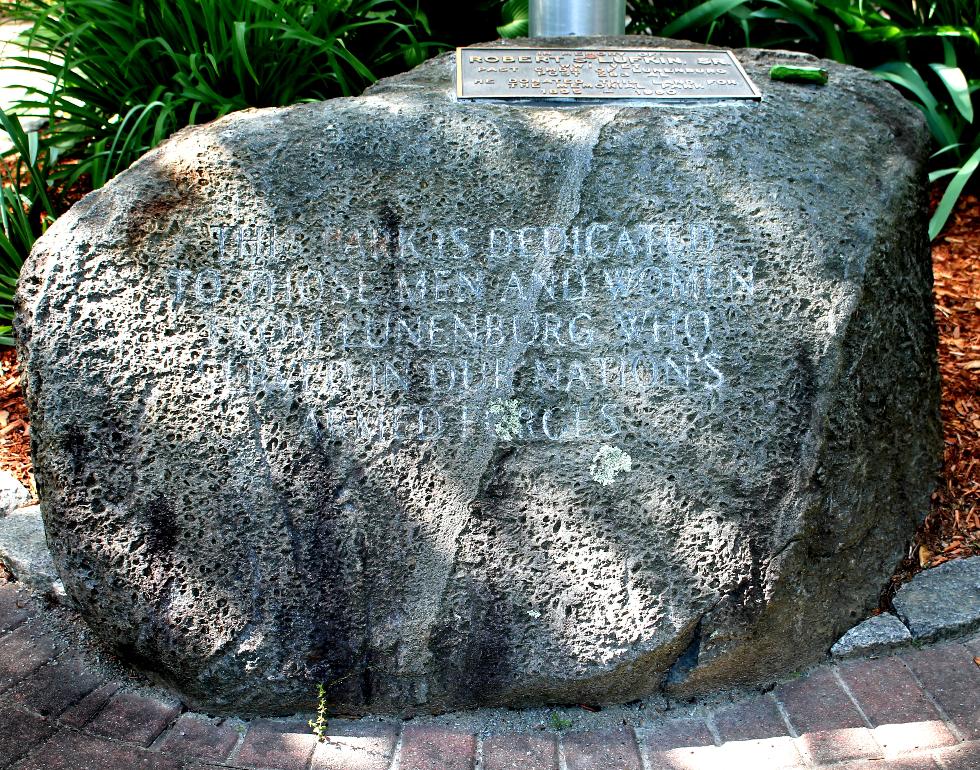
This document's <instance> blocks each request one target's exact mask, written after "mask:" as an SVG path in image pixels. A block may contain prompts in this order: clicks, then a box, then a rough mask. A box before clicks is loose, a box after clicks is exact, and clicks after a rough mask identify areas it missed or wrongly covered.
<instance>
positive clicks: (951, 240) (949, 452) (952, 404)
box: [917, 195, 980, 567]
mask: <svg viewBox="0 0 980 770" xmlns="http://www.w3.org/2000/svg"><path fill="white" fill-rule="evenodd" d="M932 270H933V274H934V275H935V300H936V323H937V324H938V326H939V367H940V371H941V372H942V377H943V396H942V415H943V434H944V436H945V440H946V451H945V469H944V473H943V483H942V485H941V486H940V488H939V490H938V491H937V492H936V494H935V495H934V497H933V509H932V513H931V514H930V515H929V517H928V518H927V519H926V521H925V523H924V524H923V525H922V527H921V528H920V530H919V539H918V543H919V546H920V548H919V553H918V554H917V557H918V559H919V561H920V563H921V565H922V566H928V567H935V566H936V565H937V564H942V563H943V562H944V561H947V560H948V559H952V558H956V557H957V556H974V555H976V554H980V198H978V197H977V196H976V195H967V196H964V197H963V198H962V199H961V200H960V203H959V205H958V206H957V208H956V211H955V213H954V215H953V218H952V221H951V222H950V225H949V226H948V227H947V228H946V230H945V231H944V232H943V233H942V234H941V235H940V236H939V238H937V239H936V242H935V243H934V244H933V247H932Z"/></svg>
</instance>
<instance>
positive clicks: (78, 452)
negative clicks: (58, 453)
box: [64, 424, 91, 477]
mask: <svg viewBox="0 0 980 770" xmlns="http://www.w3.org/2000/svg"><path fill="white" fill-rule="evenodd" d="M64 448H65V453H66V455H67V456H68V462H69V463H70V465H71V472H72V474H74V475H75V476H76V477H77V476H79V475H81V473H82V470H83V469H84V468H85V464H86V462H87V460H88V456H89V452H90V451H91V450H90V447H89V446H88V443H87V441H86V439H85V432H84V431H83V430H82V429H81V428H79V427H78V426H77V425H74V424H72V425H69V426H68V430H67V431H65V438H64Z"/></svg>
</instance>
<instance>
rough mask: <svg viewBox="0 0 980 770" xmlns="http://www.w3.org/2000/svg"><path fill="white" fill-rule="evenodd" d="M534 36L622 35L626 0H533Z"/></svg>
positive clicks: (531, 4)
mask: <svg viewBox="0 0 980 770" xmlns="http://www.w3.org/2000/svg"><path fill="white" fill-rule="evenodd" d="M529 11H530V32H531V37H559V36H561V35H622V34H624V33H625V31H626V0H591V1H590V0H531V2H530V7H529Z"/></svg>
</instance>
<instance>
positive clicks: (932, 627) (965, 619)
mask: <svg viewBox="0 0 980 770" xmlns="http://www.w3.org/2000/svg"><path fill="white" fill-rule="evenodd" d="M892 604H893V605H894V606H895V611H896V612H897V613H898V616H899V617H900V618H901V619H902V621H904V623H905V625H906V626H908V628H909V630H910V631H911V633H912V637H913V638H914V639H916V640H917V641H937V640H940V639H945V638H948V637H950V636H954V635H956V634H964V633H970V632H972V631H975V630H976V629H978V628H980V556H971V557H969V558H965V559H952V560H950V561H947V562H945V563H943V564H940V565H939V566H938V567H932V568H930V569H927V570H924V571H923V572H920V573H919V574H917V575H916V576H915V577H913V578H912V580H911V581H909V582H908V583H906V584H905V585H904V586H902V587H901V588H900V589H898V592H897V593H896V594H895V597H894V599H893V600H892ZM842 641H843V640H842Z"/></svg>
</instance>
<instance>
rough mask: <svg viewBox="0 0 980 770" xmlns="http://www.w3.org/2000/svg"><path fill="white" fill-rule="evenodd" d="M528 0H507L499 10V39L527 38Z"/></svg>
mask: <svg viewBox="0 0 980 770" xmlns="http://www.w3.org/2000/svg"><path fill="white" fill-rule="evenodd" d="M528 5H529V3H528V0H507V2H506V3H504V4H503V6H502V7H501V9H500V15H501V18H502V19H503V23H502V24H501V25H500V26H499V27H497V34H499V35H500V36H501V37H527V35H528V23H529V18H530V17H529V13H528Z"/></svg>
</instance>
